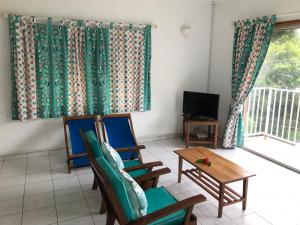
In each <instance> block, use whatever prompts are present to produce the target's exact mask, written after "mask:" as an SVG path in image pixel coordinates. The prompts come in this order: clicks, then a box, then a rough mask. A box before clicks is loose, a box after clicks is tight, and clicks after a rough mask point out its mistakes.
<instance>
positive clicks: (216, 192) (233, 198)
mask: <svg viewBox="0 0 300 225" xmlns="http://www.w3.org/2000/svg"><path fill="white" fill-rule="evenodd" d="M181 173H182V174H184V175H186V176H187V177H188V178H190V179H191V180H192V181H193V182H195V183H196V184H197V185H199V186H200V187H201V188H203V189H204V190H205V191H207V192H208V193H209V194H210V195H212V196H213V197H214V198H215V199H217V200H218V201H219V212H218V217H222V212H223V207H224V206H228V205H232V204H235V203H238V202H243V210H245V209H246V201H247V185H248V178H246V179H244V180H243V181H244V187H243V191H244V193H243V196H242V195H240V194H239V193H237V192H236V191H234V190H233V189H232V188H230V187H228V186H227V185H225V184H222V183H218V182H216V181H215V180H213V179H212V178H210V177H209V176H207V175H206V174H204V173H203V172H201V171H200V170H197V169H188V170H182V171H181ZM180 180H181V179H180ZM180 180H178V182H180Z"/></svg>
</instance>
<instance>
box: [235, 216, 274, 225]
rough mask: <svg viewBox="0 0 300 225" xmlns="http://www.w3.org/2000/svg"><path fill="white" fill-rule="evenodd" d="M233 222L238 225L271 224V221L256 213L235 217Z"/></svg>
mask: <svg viewBox="0 0 300 225" xmlns="http://www.w3.org/2000/svg"><path fill="white" fill-rule="evenodd" d="M233 222H234V223H236V224H238V225H270V223H269V222H267V221H266V220H264V219H263V218H262V217H260V216H258V215H257V214H255V213H254V214H251V215H248V216H243V217H240V218H238V219H235V220H233Z"/></svg>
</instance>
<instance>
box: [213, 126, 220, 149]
mask: <svg viewBox="0 0 300 225" xmlns="http://www.w3.org/2000/svg"><path fill="white" fill-rule="evenodd" d="M218 130H219V126H218V124H216V125H215V130H214V147H215V148H217V147H218Z"/></svg>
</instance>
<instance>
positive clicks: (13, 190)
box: [0, 185, 24, 201]
mask: <svg viewBox="0 0 300 225" xmlns="http://www.w3.org/2000/svg"><path fill="white" fill-rule="evenodd" d="M23 195H24V185H20V186H14V187H6V188H0V201H3V200H7V199H12V198H22V197H23Z"/></svg>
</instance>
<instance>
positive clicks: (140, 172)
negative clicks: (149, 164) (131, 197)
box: [123, 160, 148, 177]
mask: <svg viewBox="0 0 300 225" xmlns="http://www.w3.org/2000/svg"><path fill="white" fill-rule="evenodd" d="M123 163H124V168H129V167H132V166H138V165H141V164H142V163H141V161H140V160H129V161H124V162H123ZM147 172H148V171H147V169H140V170H134V171H130V172H128V174H129V175H130V176H132V177H137V176H141V175H144V174H146V173H147Z"/></svg>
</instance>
